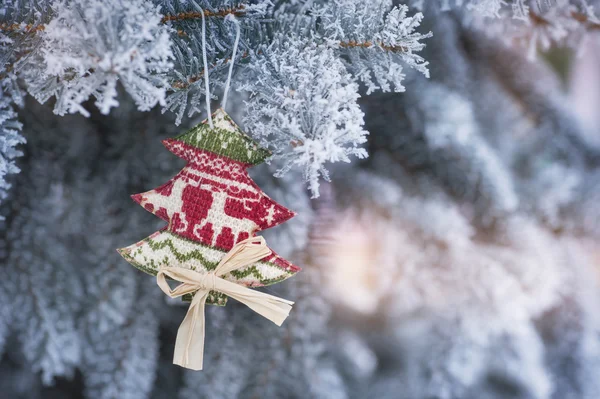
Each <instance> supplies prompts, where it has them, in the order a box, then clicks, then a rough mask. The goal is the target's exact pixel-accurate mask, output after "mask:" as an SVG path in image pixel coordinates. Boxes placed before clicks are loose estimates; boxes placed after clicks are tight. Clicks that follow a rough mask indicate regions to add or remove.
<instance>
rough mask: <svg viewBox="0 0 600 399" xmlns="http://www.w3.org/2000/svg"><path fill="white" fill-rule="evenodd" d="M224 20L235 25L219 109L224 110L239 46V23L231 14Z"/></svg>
mask: <svg viewBox="0 0 600 399" xmlns="http://www.w3.org/2000/svg"><path fill="white" fill-rule="evenodd" d="M225 19H226V20H227V19H229V20H231V22H233V23H234V24H235V30H236V32H235V42H234V43H233V54H231V61H230V64H229V74H228V75H227V83H225V93H223V102H221V108H223V109H225V107H226V106H227V95H228V94H229V86H230V84H231V75H233V64H234V63H235V55H236V54H237V49H238V45H239V44H240V23H239V22H238V21H237V19H235V16H234V15H233V14H228V15H227V17H225Z"/></svg>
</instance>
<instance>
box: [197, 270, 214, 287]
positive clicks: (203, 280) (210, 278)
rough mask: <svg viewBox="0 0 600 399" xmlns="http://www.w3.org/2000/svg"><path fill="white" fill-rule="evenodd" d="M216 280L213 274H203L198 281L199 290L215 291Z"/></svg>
mask: <svg viewBox="0 0 600 399" xmlns="http://www.w3.org/2000/svg"><path fill="white" fill-rule="evenodd" d="M216 279H217V276H215V275H214V274H213V273H206V274H203V275H202V277H200V279H199V280H198V290H203V291H204V290H206V291H214V290H215V288H216Z"/></svg>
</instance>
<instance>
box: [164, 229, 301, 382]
mask: <svg viewBox="0 0 600 399" xmlns="http://www.w3.org/2000/svg"><path fill="white" fill-rule="evenodd" d="M270 253H271V250H270V249H269V248H268V247H267V245H266V243H265V240H264V238H262V237H251V238H248V239H246V240H243V241H240V242H238V243H237V244H236V245H234V246H233V248H231V250H230V251H229V252H228V253H227V255H225V256H224V257H223V259H221V261H220V262H219V264H218V265H217V267H216V268H215V269H214V270H212V271H210V272H209V273H198V272H196V271H193V270H189V269H184V268H181V267H163V268H161V269H160V270H159V272H158V274H157V275H156V283H157V284H158V286H159V287H160V289H161V290H162V291H163V292H164V293H165V294H167V295H168V296H170V297H171V298H177V297H180V296H182V295H185V294H190V293H194V299H193V300H192V303H191V304H190V307H189V309H188V311H187V314H186V315H185V318H184V319H183V322H182V323H181V325H180V326H179V330H178V331H177V339H176V341H175V354H174V356H173V364H177V365H180V366H182V367H185V368H189V369H192V370H202V363H203V357H204V306H205V305H206V299H207V298H208V293H209V292H210V291H218V292H222V293H224V294H226V295H227V296H229V297H231V298H234V299H236V300H238V301H240V302H242V303H243V304H244V305H246V306H248V307H249V308H250V309H252V310H254V311H255V312H256V313H258V314H260V315H261V316H263V317H265V318H267V319H269V320H271V321H272V322H273V323H275V324H277V325H278V326H281V324H282V323H283V321H284V320H285V319H286V318H287V317H288V315H289V313H290V310H291V309H292V305H293V304H294V302H291V301H288V300H285V299H282V298H278V297H276V296H273V295H269V294H265V293H263V292H259V291H254V290H251V289H249V288H247V287H244V286H241V285H238V284H235V283H232V282H231V281H227V280H225V279H223V278H221V277H220V276H222V275H224V274H227V273H229V272H230V271H232V270H236V269H239V268H241V267H244V266H248V265H250V264H252V263H254V262H257V261H259V260H260V259H263V258H264V257H266V256H268V255H269V254H270ZM167 277H170V278H172V279H173V280H177V281H179V282H180V283H181V284H180V285H178V286H177V287H175V289H171V287H169V284H167V280H166V278H167Z"/></svg>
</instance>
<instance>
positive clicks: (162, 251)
mask: <svg viewBox="0 0 600 399" xmlns="http://www.w3.org/2000/svg"><path fill="white" fill-rule="evenodd" d="M212 118H213V123H214V127H213V128H211V127H210V126H209V124H208V123H207V121H206V120H205V121H203V122H202V123H200V124H199V125H197V126H196V127H194V128H192V129H191V130H189V131H188V132H186V133H184V134H181V135H179V136H177V137H175V138H172V139H167V140H164V141H163V144H164V145H165V147H166V148H167V149H168V150H169V151H171V152H172V153H173V154H175V155H177V156H179V157H180V158H183V159H185V160H186V161H187V165H186V166H185V168H183V170H181V171H180V172H179V173H178V174H177V175H176V176H175V177H174V178H172V179H171V180H170V181H168V182H167V183H165V184H163V185H162V186H160V187H158V188H156V189H154V190H150V191H147V192H145V193H141V194H135V195H133V196H132V198H133V199H134V200H135V201H136V202H137V203H139V204H140V205H142V206H143V207H144V208H145V209H146V210H148V211H150V212H152V213H153V214H155V215H156V216H158V217H160V218H162V219H163V220H165V221H166V222H167V223H168V224H167V226H166V227H165V228H163V229H162V230H160V231H158V232H156V233H154V234H152V235H151V236H149V237H148V238H146V239H144V240H142V241H140V242H138V243H135V244H133V245H131V246H129V247H126V248H121V249H118V251H119V253H120V254H121V255H122V256H123V258H125V260H127V261H128V262H129V263H131V264H132V265H133V266H135V267H136V268H138V269H140V270H142V271H144V272H146V273H149V274H151V275H154V276H156V275H157V274H161V273H159V272H161V270H167V269H168V270H173V268H179V269H186V270H190V271H193V272H195V273H196V274H194V276H196V277H194V278H196V279H200V280H202V278H203V277H202V276H208V275H211V276H213V275H216V276H217V277H219V278H221V279H223V280H226V281H228V282H231V283H235V284H236V285H240V286H244V287H260V286H266V285H270V284H274V283H277V282H280V281H283V280H285V279H287V278H289V277H291V276H292V275H294V274H295V273H297V272H298V271H299V270H300V269H299V268H298V267H297V266H294V265H293V264H291V263H290V262H288V261H287V260H285V259H283V258H281V257H280V256H278V255H277V254H276V253H274V252H273V251H272V250H270V249H268V248H266V247H265V248H266V251H264V253H261V255H259V256H260V257H259V258H256V259H253V258H252V257H251V260H252V261H251V262H250V261H246V262H242V263H245V264H244V265H242V266H241V267H238V266H239V265H238V266H236V267H228V266H224V268H223V267H222V264H223V262H224V261H225V262H227V261H228V260H227V259H229V257H230V256H232V260H233V259H234V258H235V256H233V255H235V254H237V255H236V256H238V257H239V253H240V251H241V253H246V252H247V251H246V250H248V251H252V250H255V248H253V247H254V246H256V245H255V244H257V243H258V242H257V240H256V239H254V237H256V232H257V231H260V230H264V229H267V228H269V227H273V226H276V225H278V224H280V223H283V222H285V221H286V220H288V219H290V218H291V217H293V216H294V215H295V214H294V212H292V211H290V210H288V209H286V208H285V207H283V206H281V205H279V204H278V203H276V202H275V201H273V200H272V199H271V198H269V197H268V196H267V195H266V194H265V193H264V192H263V191H262V190H261V189H260V188H259V187H258V186H257V185H256V184H255V183H254V182H253V181H252V179H251V178H250V176H249V175H248V171H247V169H248V168H249V167H250V166H253V165H257V164H260V163H262V162H263V161H264V160H265V159H266V158H267V157H268V156H269V155H270V154H269V152H268V151H267V150H265V149H263V148H260V147H259V146H258V145H257V144H256V143H255V142H254V141H253V140H252V139H250V138H249V137H248V136H246V135H245V134H244V133H243V132H242V131H241V130H240V128H239V127H238V126H237V125H236V124H235V123H234V122H233V121H232V119H231V118H230V117H229V116H228V115H227V114H226V113H225V111H223V110H222V109H219V110H218V111H216V112H215V113H214V114H213V116H212ZM258 239H259V240H260V241H261V242H263V243H264V241H263V240H262V238H258ZM244 248H245V249H244ZM245 251H246V252H245ZM232 253H235V254H233V255H232ZM234 262H235V260H234ZM238 263H239V264H241V263H240V262H238ZM217 269H218V270H221V271H222V270H225V269H227V272H225V273H221V272H219V273H216V272H215V271H216V270H217ZM186 273H187V272H186ZM215 273H216V274H215ZM158 277H161V278H164V277H162V276H160V275H159V276H158ZM167 277H172V278H175V277H173V276H171V275H170V274H167ZM175 279H178V278H175ZM178 280H179V281H181V282H184V281H183V280H182V279H178ZM204 283H205V282H204V281H202V283H198V284H197V285H199V286H200V289H205V290H206V292H207V295H206V298H205V299H204V300H205V302H206V303H208V304H216V305H225V304H226V301H227V295H226V294H225V293H224V292H222V291H219V290H216V289H214V288H215V285H214V282H209V283H207V284H208V286H207V287H206V286H203V284H204ZM159 285H160V282H159ZM183 285H185V284H182V286H183ZM186 287H187V286H186ZM161 288H163V291H165V290H168V289H169V288H168V287H167V288H164V287H162V286H161ZM188 291H189V292H187V291H186V292H185V293H184V294H185V295H180V294H177V295H173V296H183V298H184V300H188V301H191V300H192V297H193V295H197V293H196V294H194V292H195V290H193V289H189V290H188ZM248 291H252V290H248ZM165 292H166V291H165ZM198 292H199V291H198ZM257 294H261V293H257ZM230 295H233V294H230ZM263 295H266V294H263ZM236 299H237V297H236ZM202 305H203V304H202ZM192 306H194V302H192ZM248 306H250V305H248ZM250 307H251V308H253V307H252V306H250ZM190 309H191V308H190ZM253 309H254V308H253ZM255 310H256V309H255ZM259 313H260V312H259ZM286 316H287V315H286ZM284 318H285V317H284ZM281 321H283V320H281ZM182 328H183V324H182ZM180 330H181V329H180ZM178 345H179V336H178ZM176 351H177V350H176ZM184 363H185V362H184ZM200 363H201V362H200ZM178 364H179V363H178ZM182 365H183V366H185V367H188V366H187V365H186V364H182ZM190 368H193V367H190ZM200 368H201V365H200Z"/></svg>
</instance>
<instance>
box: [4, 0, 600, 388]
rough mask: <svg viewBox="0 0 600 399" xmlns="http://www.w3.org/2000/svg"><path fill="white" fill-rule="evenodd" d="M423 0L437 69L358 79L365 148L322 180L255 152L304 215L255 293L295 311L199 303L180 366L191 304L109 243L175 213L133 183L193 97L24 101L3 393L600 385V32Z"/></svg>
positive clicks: (162, 168) (169, 163)
mask: <svg viewBox="0 0 600 399" xmlns="http://www.w3.org/2000/svg"><path fill="white" fill-rule="evenodd" d="M422 6H423V7H425V10H424V12H425V16H426V18H425V19H424V20H423V23H422V31H423V32H426V31H429V30H430V31H432V32H434V35H433V37H431V38H429V39H428V40H427V47H426V48H425V49H424V50H423V51H422V52H421V53H420V54H421V55H422V56H423V57H424V58H425V59H426V60H428V61H429V62H430V65H429V71H430V78H429V79H427V78H425V77H424V76H423V75H422V74H420V73H418V72H414V71H412V70H405V74H406V78H405V81H404V83H403V84H404V86H405V87H406V92H403V93H373V94H371V95H369V96H362V97H361V99H360V100H359V104H360V107H361V109H362V111H363V112H364V113H365V126H366V129H367V130H368V131H369V132H370V135H369V137H368V141H367V143H366V144H365V148H366V149H367V150H368V153H369V157H368V158H367V159H364V160H353V161H352V163H349V164H345V163H342V164H336V165H334V166H332V167H331V176H332V182H331V183H323V184H322V185H321V196H320V197H319V198H318V199H311V198H310V193H309V192H308V191H307V190H306V188H305V186H304V185H303V184H302V183H301V176H300V173H298V172H295V171H293V172H291V173H290V174H287V175H286V176H284V177H283V178H275V177H273V173H274V170H275V167H276V165H261V166H259V167H256V168H254V169H252V170H251V175H252V177H253V178H254V180H255V181H256V182H257V184H258V185H259V186H260V187H261V188H262V189H263V190H264V191H265V192H266V193H267V194H268V195H269V196H271V197H272V198H273V199H275V200H276V201H277V202H279V203H281V204H282V205H284V206H286V207H288V208H290V209H293V210H295V211H296V212H297V213H298V216H297V217H295V218H294V219H292V220H291V221H289V222H287V223H284V224H283V225H281V226H278V227H276V228H273V229H271V230H269V231H265V232H264V235H265V237H266V238H267V241H268V242H269V246H270V247H272V248H274V249H275V250H276V251H277V252H278V253H280V254H281V255H282V256H284V257H285V258H287V259H289V260H291V261H293V262H294V263H295V264H297V265H300V266H301V267H302V268H303V271H302V272H301V273H299V274H298V275H296V276H295V277H294V278H292V279H289V280H287V281H285V282H283V283H281V284H278V285H275V286H272V287H268V288H266V289H265V291H266V292H269V293H272V294H275V295H278V296H282V297H284V298H288V299H290V300H293V301H295V302H296V305H295V306H294V310H293V312H292V315H291V316H290V318H289V319H288V320H287V321H286V322H285V324H284V325H283V326H282V327H281V328H278V327H276V326H275V325H273V324H272V323H270V322H269V321H267V320H265V319H263V318H261V317H257V315H256V314H254V313H253V312H252V311H251V310H249V309H247V308H246V307H245V306H243V305H240V304H239V303H234V301H230V303H229V304H228V305H227V306H226V307H225V308H221V307H212V306H210V307H207V328H206V331H207V336H206V353H205V364H206V367H205V370H204V371H202V372H193V371H186V370H183V369H181V368H179V367H177V366H173V365H172V349H173V345H174V342H175V335H176V331H177V328H178V327H179V324H180V322H181V320H182V319H183V317H184V315H185V313H186V311H187V305H185V304H183V305H182V304H180V303H179V302H178V301H169V300H167V299H166V298H165V297H164V295H163V294H162V293H161V292H160V291H159V290H158V288H157V287H156V283H155V281H154V279H153V278H152V277H150V276H147V275H146V274H144V273H141V272H139V271H137V270H135V269H134V268H132V267H131V266H130V265H129V264H127V262H125V261H124V260H123V259H121V257H120V256H119V255H118V254H117V253H116V251H115V248H118V247H123V246H125V245H129V244H131V243H133V242H136V241H138V240H140V239H141V238H143V237H146V236H148V235H149V234H151V233H152V232H154V231H156V230H157V229H158V228H161V227H163V223H162V222H161V221H159V220H158V218H156V217H155V216H153V215H152V214H150V213H148V212H146V211H144V210H143V209H142V208H140V207H139V206H138V205H137V204H135V203H134V202H133V201H131V199H130V197H129V195H130V194H133V193H138V192H142V191H145V190H149V189H151V188H154V187H157V186H159V185H161V184H163V183H165V182H166V181H167V180H168V179H170V178H171V177H172V176H174V175H175V174H176V173H177V172H178V171H179V170H180V169H181V168H182V167H183V166H184V162H183V161H182V160H181V159H179V158H177V157H175V156H174V155H173V154H171V153H170V152H169V151H167V150H166V149H165V148H164V147H163V146H162V144H161V140H162V139H165V138H168V137H172V136H174V135H176V134H178V133H180V132H182V131H183V130H185V129H186V128H188V127H191V126H193V125H194V124H195V123H198V122H199V121H200V120H201V115H198V116H197V117H195V118H189V119H187V120H184V121H183V123H182V125H181V126H175V124H174V119H175V117H174V116H173V115H172V114H169V113H167V114H162V113H161V112H160V110H156V109H154V110H152V111H149V112H140V111H138V110H137V109H136V106H135V104H133V102H132V101H131V100H129V99H128V97H126V96H122V95H121V96H120V97H119V99H120V100H119V101H120V106H119V107H118V108H115V109H113V110H112V111H111V113H110V114H109V115H102V114H100V113H99V112H98V111H97V110H95V108H94V107H91V106H90V107H87V106H86V109H90V112H91V114H90V116H89V118H85V117H83V116H81V115H67V116H57V115H55V114H53V112H52V107H51V106H49V105H40V104H39V103H38V102H36V101H35V100H33V99H31V98H28V99H27V100H26V102H25V103H24V106H23V108H22V109H21V110H20V112H19V120H20V121H21V122H22V123H23V125H24V126H23V135H24V136H25V137H26V139H27V143H26V144H24V145H23V146H22V149H23V152H24V156H23V157H21V158H19V159H18V160H17V165H18V167H19V168H20V169H21V172H20V173H19V174H15V175H11V177H10V182H11V183H12V188H11V189H10V191H9V192H8V199H7V200H6V201H4V202H3V204H2V208H1V210H2V214H3V215H4V216H5V220H3V221H2V222H1V223H2V225H1V229H0V234H1V236H2V238H1V239H0V258H1V259H2V265H1V267H2V271H3V278H2V279H1V280H0V287H1V290H0V303H1V304H2V306H1V307H0V315H1V316H2V317H1V318H0V331H2V332H3V333H2V334H0V348H1V351H2V353H3V355H2V358H1V362H0V397H2V398H11V399H12V398H27V399H38V398H40V399H41V398H44V399H45V398H52V399H63V398H65V399H66V398H83V397H85V398H107V399H108V398H122V399H128V398H131V399H137V398H140V399H142V398H152V399H162V398H175V397H179V398H248V399H250V398H302V399H304V398H332V399H337V398H340V399H341V398H360V399H363V398H374V399H375V398H398V399H492V398H497V399H500V398H510V399H598V398H600V335H599V334H600V319H599V316H600V314H599V309H600V295H599V294H600V274H599V273H600V263H599V262H600V252H599V251H598V245H597V237H598V235H599V233H600V225H599V216H600V204H599V200H600V112H599V110H600V42H599V41H598V37H597V36H596V34H595V33H594V32H593V31H592V32H591V33H590V34H589V35H588V36H586V39H585V41H583V39H581V38H580V41H578V45H577V46H574V47H573V46H554V47H552V48H548V49H544V48H541V49H537V48H535V49H534V51H533V53H532V52H531V51H524V47H522V46H521V44H519V43H517V40H515V41H514V42H512V41H509V42H508V43H507V41H506V40H499V39H498V38H497V37H494V36H493V35H491V36H487V35H485V34H483V33H482V32H481V31H479V30H477V29H478V28H477V26H476V22H473V23H465V21H464V18H463V16H462V14H458V13H453V12H439V11H435V12H434V11H431V10H429V12H428V11H427V5H422ZM528 34H531V31H528ZM511 40H512V39H511ZM538 50H539V51H538ZM121 94H122V93H121ZM232 96H233V98H232V99H231V105H230V108H231V112H230V114H231V116H232V117H233V119H234V120H236V121H241V120H242V114H243V112H244V103H243V100H244V97H243V96H242V95H240V94H232Z"/></svg>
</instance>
